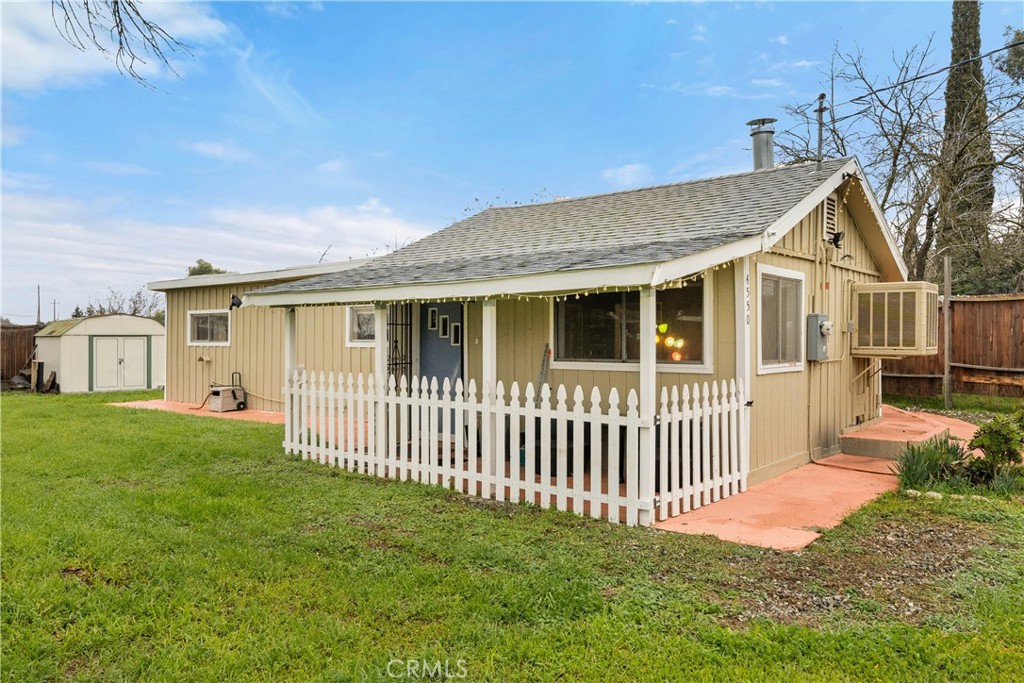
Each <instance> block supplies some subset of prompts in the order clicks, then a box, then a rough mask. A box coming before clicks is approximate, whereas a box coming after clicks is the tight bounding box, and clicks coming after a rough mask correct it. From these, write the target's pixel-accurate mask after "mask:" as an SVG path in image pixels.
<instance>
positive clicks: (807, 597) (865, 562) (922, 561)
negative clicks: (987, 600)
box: [715, 518, 990, 626]
mask: <svg viewBox="0 0 1024 683" xmlns="http://www.w3.org/2000/svg"><path fill="white" fill-rule="evenodd" d="M989 540H990V535H989V533H988V532H987V530H986V529H985V528H984V527H982V526H980V525H977V524H971V523H968V522H965V521H963V520H957V519H954V518H943V519H923V520H914V521H911V520H899V521H895V520H883V521H880V522H878V523H877V524H876V525H875V527H874V528H873V529H872V530H871V531H870V532H868V533H867V534H863V535H856V536H854V537H835V538H826V539H824V540H822V541H820V542H819V543H816V544H815V545H814V546H811V547H810V548H809V549H808V550H806V551H804V552H802V553H794V554H784V553H775V552H767V553H765V554H764V555H762V556H759V557H755V558H736V559H734V560H730V561H729V562H728V564H730V565H731V566H733V567H734V568H735V571H734V572H731V573H730V575H729V576H728V578H726V579H725V581H724V585H721V586H719V587H718V589H716V591H715V592H716V594H717V597H718V599H719V600H721V601H722V602H723V603H725V604H727V605H730V606H731V608H732V609H729V610H727V614H726V615H725V616H724V617H723V620H724V621H725V622H726V623H727V624H728V625H731V626H738V625H743V624H746V623H748V622H749V621H750V620H752V619H756V618H766V619H770V620H772V621H775V622H779V623H784V624H803V625H808V626H811V625H817V624H820V623H821V622H822V621H823V620H825V619H826V618H828V617H829V616H830V615H832V614H833V613H835V612H842V613H843V616H844V617H846V618H856V617H857V616H861V617H862V618H867V619H878V618H888V619H896V620H899V621H904V622H908V623H915V624H916V623H920V622H921V620H922V619H924V618H925V617H926V616H928V615H930V614H934V613H936V612H939V611H947V610H948V609H949V608H950V607H951V606H952V605H953V603H954V602H955V599H951V598H950V596H949V588H950V586H951V582H952V579H953V578H954V577H955V575H956V574H957V573H958V572H960V571H961V570H963V569H964V568H965V567H967V566H968V564H969V563H970V561H971V558H972V557H973V555H974V553H975V551H976V550H977V549H978V548H979V547H980V546H983V545H986V544H988V542H989Z"/></svg>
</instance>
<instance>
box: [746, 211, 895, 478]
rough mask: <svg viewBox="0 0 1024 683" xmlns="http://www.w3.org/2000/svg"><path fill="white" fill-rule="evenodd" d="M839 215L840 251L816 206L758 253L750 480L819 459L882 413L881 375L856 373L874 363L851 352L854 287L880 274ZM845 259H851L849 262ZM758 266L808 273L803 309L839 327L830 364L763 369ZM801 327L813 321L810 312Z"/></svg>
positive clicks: (753, 276) (754, 292) (846, 217)
mask: <svg viewBox="0 0 1024 683" xmlns="http://www.w3.org/2000/svg"><path fill="white" fill-rule="evenodd" d="M837 220H838V229H839V230H841V231H843V232H844V233H845V235H844V239H843V244H842V249H841V250H835V249H832V248H831V247H826V246H825V243H824V242H823V241H822V239H821V223H820V221H821V212H820V209H816V210H815V211H812V212H811V213H810V214H809V215H808V216H807V217H805V218H804V219H803V220H802V221H800V223H799V224H798V225H797V226H795V227H794V228H793V230H792V231H791V232H790V233H789V234H787V235H786V236H785V237H784V238H783V239H782V240H781V241H780V242H779V243H778V244H777V245H776V246H775V248H774V249H773V250H772V251H770V252H769V253H766V254H759V255H758V256H757V257H756V263H751V272H750V276H751V310H752V313H753V315H752V319H751V334H752V335H753V338H752V340H751V352H752V356H751V359H750V367H751V372H752V377H751V399H752V400H753V401H754V405H753V407H752V409H751V411H750V443H751V450H750V467H751V476H750V483H751V484H754V483H757V482H758V481H763V480H765V479H768V478H770V477H772V476H775V475H776V474H779V473H781V472H783V471H786V470H788V469H791V468H793V467H796V466H797V465H800V464H803V463H806V462H808V461H809V460H810V457H809V454H808V451H809V450H811V451H812V452H813V455H814V457H818V456H819V455H823V454H827V453H830V452H834V451H836V450H837V449H838V447H839V435H840V433H841V432H842V430H843V429H845V428H847V427H849V426H852V425H854V424H856V423H857V422H858V421H867V420H870V419H873V418H874V417H876V416H877V415H878V410H879V405H878V381H879V378H878V376H877V375H873V376H872V377H868V376H867V374H871V373H867V374H863V375H861V376H860V377H859V378H857V376H858V375H859V374H861V373H862V372H863V371H864V370H865V369H867V368H868V365H869V363H870V362H869V361H868V360H867V359H863V358H853V357H851V356H850V355H849V342H850V333H848V332H847V322H848V321H850V320H851V317H850V310H849V305H850V304H849V302H850V300H851V293H850V285H851V284H852V283H853V282H877V281H878V280H879V279H880V277H879V276H878V274H877V268H876V265H875V262H874V259H873V258H872V257H871V255H870V253H869V251H868V248H867V245H866V244H865V242H864V240H863V239H862V238H861V235H860V233H859V231H858V230H857V227H856V225H855V224H854V223H853V220H852V219H851V217H850V214H849V212H848V211H847V210H846V209H845V207H841V209H840V210H839V211H838V213H837ZM819 247H820V254H821V256H822V258H823V260H824V261H827V264H826V263H824V262H823V263H820V264H819V265H818V275H817V280H816V279H815V264H814V260H813V259H814V254H815V252H816V250H818V249H819ZM845 256H850V257H852V258H846V259H845V260H842V259H843V257H845ZM758 264H765V265H771V266H777V267H779V268H787V269H789V270H795V271H799V272H801V273H803V274H804V278H805V282H804V313H805V314H807V313H825V314H827V315H828V317H829V320H832V321H833V323H834V324H835V332H834V334H833V335H832V338H831V339H830V341H829V360H828V361H827V362H824V363H806V364H805V368H804V370H803V371H802V372H790V373H780V374H764V375H758V374H757V363H758V353H759V352H758V345H759V343H760V340H759V338H758V326H757V316H758V314H759V307H758V301H759V296H760V293H759V292H760V288H759V285H760V283H759V278H758V274H757V265H758ZM826 283H827V284H826ZM802 324H804V325H805V326H806V317H805V320H804V321H802ZM855 378H857V379H856V381H855Z"/></svg>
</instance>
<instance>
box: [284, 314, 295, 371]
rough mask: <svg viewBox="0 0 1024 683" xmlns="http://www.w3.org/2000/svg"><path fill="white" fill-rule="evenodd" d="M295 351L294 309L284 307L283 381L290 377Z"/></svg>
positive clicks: (293, 367) (293, 369) (293, 365)
mask: <svg viewBox="0 0 1024 683" xmlns="http://www.w3.org/2000/svg"><path fill="white" fill-rule="evenodd" d="M296 362H297V361H296V351H295V309H294V308H286V309H284V381H285V383H286V384H287V383H288V382H289V381H291V379H292V373H293V372H294V371H295V365H296Z"/></svg>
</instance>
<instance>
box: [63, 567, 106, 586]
mask: <svg viewBox="0 0 1024 683" xmlns="http://www.w3.org/2000/svg"><path fill="white" fill-rule="evenodd" d="M60 576H61V578H62V579H64V580H65V581H79V582H80V583H84V584H85V585H86V586H93V585H95V584H96V582H97V580H98V577H97V576H96V575H95V574H94V573H93V571H92V570H91V569H89V568H87V567H78V566H75V565H71V566H68V567H64V568H63V569H61V570H60Z"/></svg>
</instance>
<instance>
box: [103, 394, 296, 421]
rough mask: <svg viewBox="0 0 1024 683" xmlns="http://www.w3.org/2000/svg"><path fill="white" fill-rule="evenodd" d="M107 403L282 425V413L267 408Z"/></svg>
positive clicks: (144, 402) (161, 400) (165, 403)
mask: <svg viewBox="0 0 1024 683" xmlns="http://www.w3.org/2000/svg"><path fill="white" fill-rule="evenodd" d="M108 405H112V406H117V407H118V408H142V409H144V410H165V411H167V412H171V413H181V414H182V415H195V416H197V417H217V418H220V419H222V420H242V421H245V422H266V423H267V424H275V425H283V424H284V413H274V412H271V411H269V410H232V411H231V412H227V413H211V412H210V411H209V410H207V409H206V407H205V406H204V407H202V408H199V406H197V405H194V404H192V403H178V402H176V401H164V400H163V399H154V400H152V401H128V402H127V403H110V404H108Z"/></svg>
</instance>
